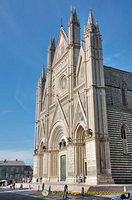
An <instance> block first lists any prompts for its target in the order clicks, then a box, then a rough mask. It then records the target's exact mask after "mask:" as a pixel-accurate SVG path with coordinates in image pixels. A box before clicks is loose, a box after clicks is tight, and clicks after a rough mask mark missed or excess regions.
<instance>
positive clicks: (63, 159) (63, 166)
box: [60, 155, 66, 181]
mask: <svg viewBox="0 0 132 200" xmlns="http://www.w3.org/2000/svg"><path fill="white" fill-rule="evenodd" d="M60 180H61V181H66V155H62V156H60Z"/></svg>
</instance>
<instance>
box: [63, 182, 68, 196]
mask: <svg viewBox="0 0 132 200" xmlns="http://www.w3.org/2000/svg"><path fill="white" fill-rule="evenodd" d="M65 196H66V199H67V198H68V186H67V184H66V185H65V186H64V195H63V198H64V197H65Z"/></svg>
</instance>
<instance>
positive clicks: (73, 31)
mask: <svg viewBox="0 0 132 200" xmlns="http://www.w3.org/2000/svg"><path fill="white" fill-rule="evenodd" d="M33 181H34V182H36V181H43V182H62V181H63V182H65V181H66V182H67V183H77V182H80V181H82V182H85V183H86V184H99V183H132V74H131V73H129V72H125V71H121V70H118V69H114V68H112V67H107V66H104V65H103V56H102V40H101V34H100V31H99V27H98V23H96V24H95V23H94V19H93V16H92V12H91V10H90V12H89V17H88V22H87V25H86V26H85V25H84V32H83V41H81V42H80V23H79V20H78V18H77V14H76V10H75V9H74V11H73V10H72V9H71V13H70V19H69V22H68V34H66V32H65V30H64V28H63V26H61V28H60V32H59V36H58V41H57V44H56V46H55V39H54V38H53V39H52V38H50V44H49V48H48V51H47V70H46V75H45V71H44V67H43V69H42V72H41V75H40V77H39V80H38V85H37V97H36V122H35V147H34V168H33Z"/></svg>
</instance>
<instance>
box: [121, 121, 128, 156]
mask: <svg viewBox="0 0 132 200" xmlns="http://www.w3.org/2000/svg"><path fill="white" fill-rule="evenodd" d="M126 133H127V130H126V126H125V124H123V125H122V127H121V138H122V146H123V153H124V154H127V135H126Z"/></svg>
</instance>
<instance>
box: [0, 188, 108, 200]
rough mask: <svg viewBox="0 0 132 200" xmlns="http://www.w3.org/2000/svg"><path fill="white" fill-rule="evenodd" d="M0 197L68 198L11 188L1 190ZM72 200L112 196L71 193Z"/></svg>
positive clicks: (10, 199)
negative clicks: (44, 195)
mask: <svg viewBox="0 0 132 200" xmlns="http://www.w3.org/2000/svg"><path fill="white" fill-rule="evenodd" d="M0 199H1V200H39V199H40V200H41V199H44V200H50V199H52V200H53V199H54V200H65V199H66V198H63V194H59V193H56V194H53V193H50V194H49V195H48V197H43V196H42V195H41V191H28V190H10V189H9V188H7V189H5V190H0ZM68 199H71V200H75V199H78V200H85V199H91V200H101V199H106V200H110V199H111V198H110V197H101V196H92V195H85V196H82V195H71V194H69V198H68Z"/></svg>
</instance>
